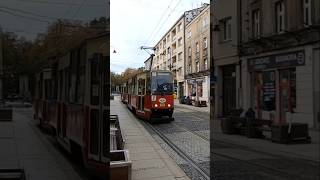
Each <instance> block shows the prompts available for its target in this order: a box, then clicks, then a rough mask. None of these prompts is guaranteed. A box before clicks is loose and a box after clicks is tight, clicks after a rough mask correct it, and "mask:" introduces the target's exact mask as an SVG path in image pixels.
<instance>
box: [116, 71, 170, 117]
mask: <svg viewBox="0 0 320 180" xmlns="http://www.w3.org/2000/svg"><path fill="white" fill-rule="evenodd" d="M172 82H173V78H172V73H171V71H166V70H151V71H145V72H142V73H139V74H137V75H135V76H133V77H132V78H130V79H129V80H128V81H127V83H126V88H125V90H126V91H125V92H124V93H123V95H122V101H123V102H125V103H127V106H128V108H129V109H130V110H132V112H133V113H134V114H136V115H137V116H139V117H141V118H143V119H146V120H149V121H151V122H153V121H155V120H156V119H162V120H163V119H164V118H163V117H168V119H169V120H174V118H173V117H172V114H173V110H174V99H173V83H172Z"/></svg>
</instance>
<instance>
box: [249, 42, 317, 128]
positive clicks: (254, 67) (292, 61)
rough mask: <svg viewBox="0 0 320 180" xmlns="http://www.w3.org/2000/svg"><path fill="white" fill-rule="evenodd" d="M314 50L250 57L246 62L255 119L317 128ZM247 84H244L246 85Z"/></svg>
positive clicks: (250, 102)
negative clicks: (313, 70) (301, 124)
mask: <svg viewBox="0 0 320 180" xmlns="http://www.w3.org/2000/svg"><path fill="white" fill-rule="evenodd" d="M311 54H312V48H310V47H309V48H308V47H305V48H304V49H296V50H290V51H288V50H287V51H282V52H278V53H275V52H273V53H272V54H271V53H269V54H264V55H260V56H256V57H250V58H247V59H245V58H244V60H246V62H247V65H246V66H247V67H246V68H244V69H247V70H246V71H247V73H248V74H247V77H244V78H245V79H246V80H248V82H249V83H248V85H247V87H246V91H247V93H246V96H247V98H246V97H245V98H246V99H248V100H249V102H247V103H246V104H247V105H246V107H244V108H245V109H247V108H249V107H253V108H254V110H255V112H256V117H257V118H261V119H268V120H272V121H273V122H274V123H275V124H285V123H287V122H289V121H291V122H303V123H308V124H309V127H314V126H315V125H314V118H315V117H314V112H313V111H314V110H313V109H314V107H313V103H314V102H313V101H314V100H313V95H312V93H311V92H312V91H313V85H312V79H313V72H312V69H313V68H312V66H313V65H312V64H313V60H312V59H313V58H312V56H310V55H311ZM245 84H246V83H245V82H244V85H245Z"/></svg>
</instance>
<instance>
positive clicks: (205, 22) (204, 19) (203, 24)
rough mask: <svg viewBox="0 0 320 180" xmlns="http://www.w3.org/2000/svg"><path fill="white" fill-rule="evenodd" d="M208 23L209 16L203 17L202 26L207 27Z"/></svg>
mask: <svg viewBox="0 0 320 180" xmlns="http://www.w3.org/2000/svg"><path fill="white" fill-rule="evenodd" d="M207 25H208V18H207V17H204V18H203V19H202V27H206V26H207Z"/></svg>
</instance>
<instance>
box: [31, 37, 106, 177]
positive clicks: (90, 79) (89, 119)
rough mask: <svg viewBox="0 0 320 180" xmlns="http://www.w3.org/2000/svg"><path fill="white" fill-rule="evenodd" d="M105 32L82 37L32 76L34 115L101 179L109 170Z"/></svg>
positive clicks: (41, 124) (44, 127)
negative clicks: (81, 39)
mask: <svg viewBox="0 0 320 180" xmlns="http://www.w3.org/2000/svg"><path fill="white" fill-rule="evenodd" d="M108 35H109V34H107V33H104V34H100V35H97V36H95V37H91V38H88V39H86V40H84V41H83V42H82V43H81V44H79V46H78V47H76V48H74V49H72V50H70V51H68V52H67V53H66V54H64V55H63V56H59V57H54V58H52V59H51V62H52V63H51V66H50V67H49V68H45V69H44V70H43V71H41V72H40V73H38V74H37V75H36V80H37V83H36V88H35V96H34V106H33V107H34V112H35V113H34V117H35V118H37V119H39V120H40V126H41V127H42V128H43V129H46V130H50V131H51V132H52V133H53V134H54V135H55V137H56V138H57V140H58V142H59V143H60V144H61V145H62V147H64V148H65V149H66V150H67V151H69V152H70V153H72V154H75V155H77V156H80V158H82V160H83V162H84V165H85V167H86V168H87V169H89V171H90V172H91V173H92V174H94V175H98V176H100V177H103V178H104V179H108V178H107V177H108V176H109V175H108V172H109V164H110V157H109V149H110V139H109V128H108V127H109V126H108V123H109V122H108V120H109V110H108V109H109V105H110V102H109V101H108V100H109V98H108V96H109V94H110V89H109V87H108V86H109V83H110V82H109V80H110V79H109V77H110V70H109V68H108V66H107V59H108V56H109V53H108V52H109V49H108V44H107V42H108V38H107V37H108Z"/></svg>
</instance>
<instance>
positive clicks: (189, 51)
mask: <svg viewBox="0 0 320 180" xmlns="http://www.w3.org/2000/svg"><path fill="white" fill-rule="evenodd" d="M188 55H189V57H191V47H189V48H188Z"/></svg>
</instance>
